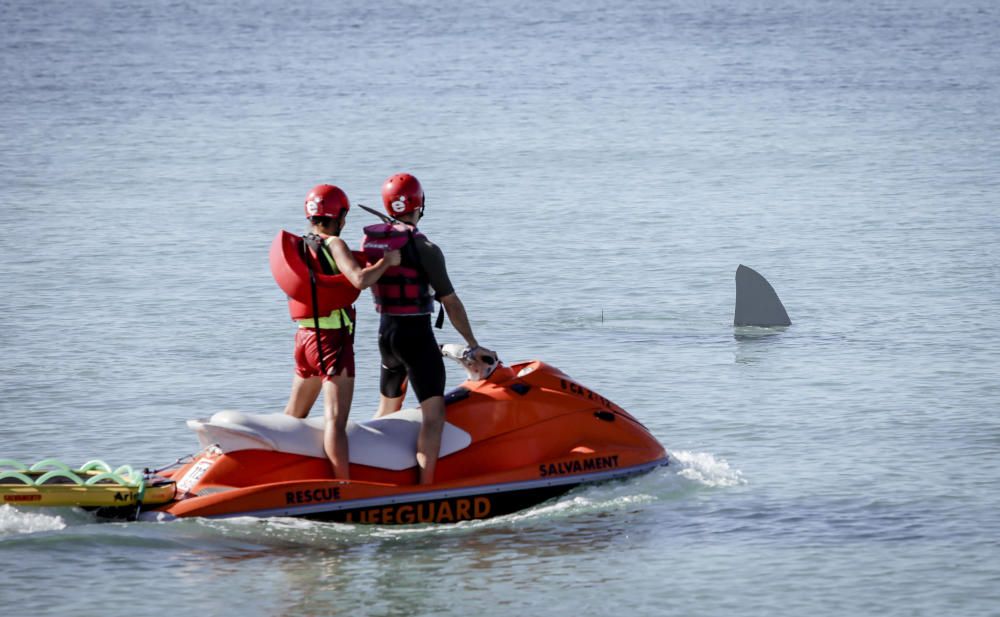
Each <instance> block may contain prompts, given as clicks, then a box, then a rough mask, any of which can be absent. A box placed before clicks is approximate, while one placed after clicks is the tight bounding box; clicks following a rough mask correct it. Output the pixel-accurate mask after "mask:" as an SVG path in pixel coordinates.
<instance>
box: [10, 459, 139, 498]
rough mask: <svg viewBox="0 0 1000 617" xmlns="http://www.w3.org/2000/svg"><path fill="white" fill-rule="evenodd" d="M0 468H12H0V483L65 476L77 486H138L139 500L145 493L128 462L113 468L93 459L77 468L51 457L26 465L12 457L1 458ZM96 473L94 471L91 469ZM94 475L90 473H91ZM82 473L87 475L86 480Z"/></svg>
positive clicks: (30, 482)
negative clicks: (9, 468) (36, 475)
mask: <svg viewBox="0 0 1000 617" xmlns="http://www.w3.org/2000/svg"><path fill="white" fill-rule="evenodd" d="M0 467H13V468H14V469H12V470H0V483H3V480H8V479H9V480H17V481H19V482H22V483H24V484H25V485H27V486H41V485H43V484H46V483H47V482H49V481H50V480H54V479H56V478H64V479H66V480H69V481H70V482H72V483H73V484H75V485H76V486H95V485H97V484H100V483H102V482H103V483H108V485H109V486H114V485H118V486H127V487H129V488H138V489H139V499H142V497H143V495H145V493H146V479H145V478H144V477H143V475H142V474H140V473H136V471H135V470H134V469H132V467H131V466H130V465H122V466H121V467H119V468H118V469H115V470H114V471H112V470H111V465H108V464H107V463H105V462H104V461H101V460H97V459H94V460H92V461H87V462H86V463H85V464H84V465H83V467H81V468H80V469H75V470H74V469H70V467H69V465H67V464H65V463H63V462H60V461H58V460H56V459H54V458H47V459H45V460H44V461H39V462H37V463H35V464H34V465H32V466H31V467H28V466H27V465H25V464H24V463H22V462H20V461H15V460H14V459H0ZM95 471H96V472H98V473H96V474H95V473H93V472H95ZM32 472H35V473H40V472H44V473H41V475H39V476H38V477H37V478H32V477H31V476H29V475H28V474H29V473H32ZM92 474H93V475H92ZM81 476H89V477H88V478H87V479H86V480H84V479H83V477H81Z"/></svg>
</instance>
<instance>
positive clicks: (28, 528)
mask: <svg viewBox="0 0 1000 617" xmlns="http://www.w3.org/2000/svg"><path fill="white" fill-rule="evenodd" d="M65 528H66V521H64V520H63V519H62V517H60V516H54V515H52V514H46V513H44V512H25V511H23V510H18V509H17V508H14V507H13V506H11V505H6V504H5V505H2V506H0V537H4V536H15V535H20V534H26V533H38V532H40V531H58V530H60V529H65Z"/></svg>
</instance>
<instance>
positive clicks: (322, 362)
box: [302, 234, 326, 375]
mask: <svg viewBox="0 0 1000 617" xmlns="http://www.w3.org/2000/svg"><path fill="white" fill-rule="evenodd" d="M317 239H319V236H317V235H316V234H307V235H305V236H303V237H302V252H303V255H302V259H303V261H305V262H306V268H308V269H309V291H310V292H311V293H312V314H313V332H314V333H315V334H316V355H317V356H319V368H320V370H321V371H323V375H326V358H325V357H324V356H323V341H322V340H321V337H320V335H319V334H320V332H319V292H318V291H317V289H316V270H315V269H314V268H313V265H312V260H311V259H309V254H308V253H309V249H310V248H312V247H313V244H310V241H312V242H315V241H316V240H317ZM313 250H315V249H313ZM317 255H318V256H319V258H320V259H319V262H320V264H322V263H323V257H322V253H319V252H317Z"/></svg>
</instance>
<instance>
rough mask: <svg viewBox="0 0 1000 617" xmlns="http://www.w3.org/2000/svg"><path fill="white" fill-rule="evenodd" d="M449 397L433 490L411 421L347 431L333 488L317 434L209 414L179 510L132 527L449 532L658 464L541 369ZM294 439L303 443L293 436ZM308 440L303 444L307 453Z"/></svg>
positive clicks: (613, 411) (166, 509)
mask: <svg viewBox="0 0 1000 617" xmlns="http://www.w3.org/2000/svg"><path fill="white" fill-rule="evenodd" d="M447 398H448V400H449V403H448V405H447V424H448V426H446V431H445V435H446V437H447V439H445V441H444V442H443V450H442V457H441V458H440V459H439V460H438V465H437V470H436V478H435V480H436V482H435V484H433V485H420V484H418V483H417V468H416V466H415V464H413V463H412V461H414V452H413V447H414V446H415V432H414V431H416V430H418V427H419V412H417V411H416V410H404V411H401V412H398V414H393V415H390V416H387V417H385V418H381V419H376V420H372V421H369V422H365V423H360V424H358V425H354V426H352V427H350V428H349V429H348V432H349V438H350V442H351V448H350V451H351V469H350V472H351V480H349V481H344V480H338V479H335V478H334V477H333V475H332V470H331V467H330V463H329V461H328V460H327V458H326V457H325V456H324V454H323V452H322V446H321V443H322V441H321V439H320V438H319V434H321V433H316V431H320V432H321V426H320V425H319V424H316V425H315V426H313V427H312V429H308V428H306V427H305V426H304V425H303V424H302V423H303V421H300V420H294V419H289V418H287V417H284V416H277V415H272V416H252V415H250V414H245V416H246V417H242V416H240V415H239V414H236V415H229V416H224V415H220V414H217V416H218V417H213V419H212V420H206V421H197V422H194V423H193V427H195V428H196V429H197V430H199V431H201V432H202V433H201V434H199V439H200V440H202V442H203V444H204V443H206V442H208V441H211V440H216V439H217V440H219V441H220V443H221V445H220V446H212V447H209V448H207V449H206V451H204V452H203V453H202V454H200V455H199V456H198V457H197V458H195V460H193V461H191V462H190V463H188V464H186V465H185V466H183V467H181V468H180V469H178V470H176V471H175V472H174V473H173V474H170V475H169V477H170V478H171V479H173V480H174V481H176V483H177V493H178V499H177V500H175V501H174V502H172V503H170V504H166V505H164V506H160V507H158V508H156V509H155V510H151V511H147V512H145V513H144V515H143V516H142V518H144V519H154V520H164V519H171V518H176V517H188V516H199V517H212V518H217V517H218V518H224V517H234V516H256V517H270V516H294V517H304V518H310V519H318V520H329V521H340V522H347V523H368V524H382V525H385V524H414V523H425V522H434V523H452V522H457V521H462V520H473V519H482V518H489V517H492V516H497V515H502V514H508V513H511V512H515V511H518V510H522V509H524V508H527V507H531V506H533V505H536V504H539V503H541V502H544V501H546V500H548V499H551V498H553V497H557V496H559V495H561V494H563V493H565V492H566V491H569V490H570V489H572V488H574V487H576V486H579V485H581V484H588V483H595V482H603V481H608V480H614V479H619V478H626V477H629V476H634V475H637V474H640V473H644V472H647V471H649V470H651V469H653V468H655V467H658V466H661V465H665V464H667V460H668V459H667V453H666V451H665V450H664V448H663V446H662V445H661V444H660V443H659V442H658V441H657V440H656V438H655V437H653V436H652V434H650V433H649V431H648V430H647V429H646V427H644V426H643V425H642V424H641V423H639V422H638V421H637V420H636V419H635V418H634V417H632V416H631V415H630V414H629V413H628V412H626V411H625V410H624V409H622V408H620V407H619V406H617V405H615V404H614V403H613V402H611V401H610V400H608V399H606V398H604V397H602V396H601V395H599V394H597V393H595V392H593V391H591V390H589V389H587V388H584V387H583V386H580V385H579V384H577V383H576V382H574V381H573V380H572V379H570V378H569V377H568V376H566V375H565V374H563V373H562V372H560V371H559V370H558V369H555V368H553V367H551V366H549V365H546V364H544V363H542V362H538V361H534V362H529V363H522V364H517V365H514V366H513V367H509V368H507V367H504V368H503V370H498V371H497V372H496V373H494V374H493V375H492V376H491V377H490V378H489V379H486V380H481V381H477V382H466V383H465V384H463V386H462V387H461V388H459V389H457V390H455V391H453V392H452V393H450V394H449V395H448V397H447ZM222 413H223V414H224V413H226V412H222ZM394 416H398V417H394ZM305 422H306V423H310V422H318V419H317V420H307V421H305ZM414 422H416V424H414ZM255 423H256V424H255ZM407 423H409V424H407ZM400 427H402V428H400ZM300 430H301V431H306V433H303V434H302V435H295V434H294V433H296V431H300ZM310 430H311V431H312V433H309V431H310ZM213 431H214V432H213ZM408 431H409V432H408ZM237 433H238V435H237ZM310 435H312V437H310ZM310 439H312V440H314V441H313V442H312V444H311V445H310V444H307V443H305V441H308V440H310ZM366 440H367V441H366ZM389 441H392V442H393V443H392V444H390V445H392V446H393V447H397V446H399V445H400V444H401V443H402V444H403V445H404V447H405V448H409V451H408V452H409V453H408V454H404V455H403V456H401V457H400V456H398V452H397V453H396V454H397V455H395V456H394V455H393V452H392V451H390V450H384V452H385V454H384V455H383V454H381V452H382V451H381V450H379V448H380V447H382V442H389ZM317 444H319V445H318V446H317ZM227 449H228V451H227ZM446 452H447V454H446ZM383 460H384V461H389V462H384V463H383V462H381V461H383ZM394 460H395V461H399V460H404V461H406V462H405V463H403V464H402V465H400V464H395V463H392V462H391V461H394Z"/></svg>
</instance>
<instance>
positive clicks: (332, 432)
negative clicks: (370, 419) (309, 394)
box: [323, 373, 354, 480]
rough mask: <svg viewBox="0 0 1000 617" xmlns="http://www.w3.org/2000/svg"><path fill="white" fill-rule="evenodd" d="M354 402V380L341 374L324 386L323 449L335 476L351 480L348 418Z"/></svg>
mask: <svg viewBox="0 0 1000 617" xmlns="http://www.w3.org/2000/svg"><path fill="white" fill-rule="evenodd" d="M353 400H354V378H353V377H348V376H347V375H345V374H343V373H341V374H340V375H337V376H336V377H333V378H332V379H331V380H330V381H327V382H325V383H324V384H323V412H324V416H325V418H326V424H325V425H324V427H323V449H324V450H325V451H326V455H327V456H328V457H329V458H330V463H331V464H332V465H333V475H334V476H335V477H336V478H338V479H340V480H350V479H351V472H350V457H349V452H348V449H347V448H348V446H347V416H348V415H350V413H351V402H352V401H353Z"/></svg>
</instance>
